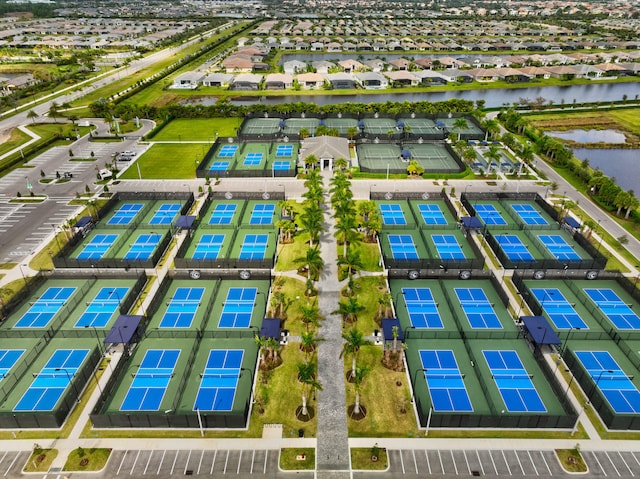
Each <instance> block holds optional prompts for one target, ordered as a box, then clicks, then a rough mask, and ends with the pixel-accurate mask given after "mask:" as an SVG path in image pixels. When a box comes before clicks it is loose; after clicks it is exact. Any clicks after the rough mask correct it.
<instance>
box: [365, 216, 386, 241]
mask: <svg viewBox="0 0 640 479" xmlns="http://www.w3.org/2000/svg"><path fill="white" fill-rule="evenodd" d="M362 227H363V228H364V233H365V240H366V241H368V242H375V237H376V235H377V234H378V233H380V231H382V221H381V219H380V216H379V215H378V213H376V212H374V213H372V214H371V215H370V216H369V218H368V219H367V220H365V221H363V222H362Z"/></svg>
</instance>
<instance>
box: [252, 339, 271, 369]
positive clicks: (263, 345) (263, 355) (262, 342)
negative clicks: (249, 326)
mask: <svg viewBox="0 0 640 479" xmlns="http://www.w3.org/2000/svg"><path fill="white" fill-rule="evenodd" d="M254 341H255V342H256V344H257V345H258V350H259V351H260V365H259V366H264V367H265V368H267V367H268V366H267V364H268V361H269V354H268V350H267V338H265V337H260V336H258V335H257V334H256V335H255V337H254Z"/></svg>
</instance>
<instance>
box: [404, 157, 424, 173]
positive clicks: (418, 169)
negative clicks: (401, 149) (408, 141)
mask: <svg viewBox="0 0 640 479" xmlns="http://www.w3.org/2000/svg"><path fill="white" fill-rule="evenodd" d="M407 173H409V176H420V175H422V173H424V166H422V165H421V164H420V163H418V160H411V161H410V162H409V164H408V165H407Z"/></svg>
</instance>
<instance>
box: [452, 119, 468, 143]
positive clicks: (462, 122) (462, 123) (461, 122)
mask: <svg viewBox="0 0 640 479" xmlns="http://www.w3.org/2000/svg"><path fill="white" fill-rule="evenodd" d="M468 127H469V122H467V120H466V119H465V118H464V117H459V118H456V119H455V121H454V122H453V129H454V130H457V131H458V139H460V132H461V131H462V130H465V129H467V128H468Z"/></svg>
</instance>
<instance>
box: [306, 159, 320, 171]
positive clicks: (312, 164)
mask: <svg viewBox="0 0 640 479" xmlns="http://www.w3.org/2000/svg"><path fill="white" fill-rule="evenodd" d="M317 164H318V158H317V157H316V156H315V155H309V156H306V157H305V159H304V169H305V170H307V171H308V170H311V169H315V167H316V165H317Z"/></svg>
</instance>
